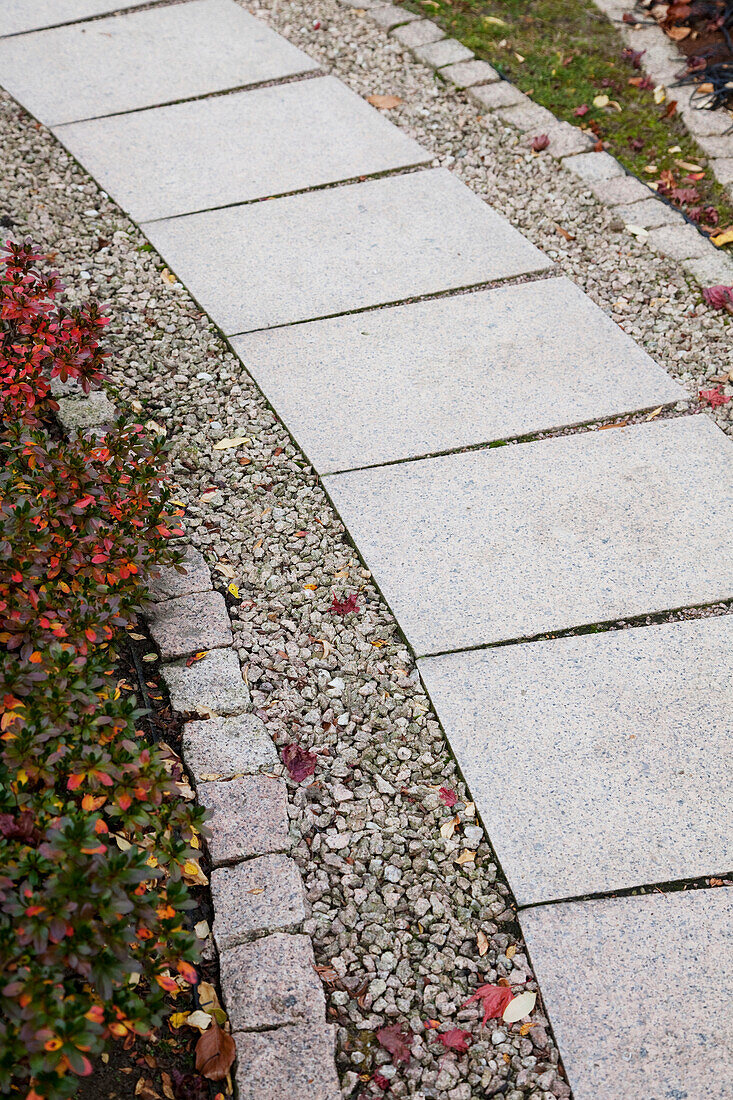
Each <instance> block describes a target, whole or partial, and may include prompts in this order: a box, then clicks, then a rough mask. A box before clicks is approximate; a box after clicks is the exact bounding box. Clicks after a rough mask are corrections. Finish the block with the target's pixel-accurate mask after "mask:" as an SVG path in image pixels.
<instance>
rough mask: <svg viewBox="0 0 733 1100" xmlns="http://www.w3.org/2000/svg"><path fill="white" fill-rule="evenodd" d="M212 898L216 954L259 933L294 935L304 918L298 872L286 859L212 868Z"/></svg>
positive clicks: (262, 858) (263, 858) (259, 859)
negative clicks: (291, 932) (293, 932)
mask: <svg viewBox="0 0 733 1100" xmlns="http://www.w3.org/2000/svg"><path fill="white" fill-rule="evenodd" d="M211 898H212V902H213V905H214V913H215V914H216V916H215V918H214V939H215V940H216V944H217V947H218V948H219V951H224V950H225V949H226V948H228V947H236V946H237V944H240V943H245V942H246V941H247V940H250V939H252V937H254V936H256V935H259V934H260V933H262V932H287V931H293V930H295V928H296V927H297V926H298V925H299V924H300V923H301V922H302V921H304V920H305V917H306V912H305V893H304V891H303V883H302V880H301V877H300V871H299V870H298V867H297V864H296V863H295V862H294V861H293V860H292V859H290V857H289V856H284V855H267V856H257V858H256V859H248V860H247V861H246V863H238V864H236V866H234V867H215V868H214V870H213V871H212V872H211Z"/></svg>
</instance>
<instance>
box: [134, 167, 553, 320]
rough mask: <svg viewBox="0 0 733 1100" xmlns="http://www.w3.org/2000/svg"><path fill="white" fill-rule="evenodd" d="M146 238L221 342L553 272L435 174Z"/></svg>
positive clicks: (214, 214)
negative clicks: (209, 318) (226, 336)
mask: <svg viewBox="0 0 733 1100" xmlns="http://www.w3.org/2000/svg"><path fill="white" fill-rule="evenodd" d="M145 232H146V233H147V236H148V237H149V238H150V240H151V241H152V243H153V244H154V245H155V247H156V248H157V249H158V250H159V251H160V252H161V253H162V255H163V256H165V259H166V262H167V264H168V266H169V267H170V268H171V269H172V270H173V271H175V273H176V274H177V275H178V277H179V278H180V279H181V281H182V282H183V283H184V284H185V285H186V286H187V287H188V289H189V291H190V292H191V293H192V294H193V296H194V297H195V298H196V299H197V300H198V302H199V303H200V304H201V306H202V307H203V308H204V309H205V310H206V311H207V312H208V313H209V314H210V315H211V316H212V318H213V319H214V321H215V322H216V323H217V324H218V325H219V326H220V327H221V328H222V329H224V331H225V332H226V333H227V334H232V333H238V332H244V331H249V330H252V329H258V328H267V327H270V326H274V325H282V324H288V323H291V322H294V321H306V320H310V319H312V318H316V317H323V316H328V315H330V314H336V313H342V312H345V311H347V310H348V311H352V310H356V309H361V308H364V307H366V306H373V305H378V304H382V303H388V302H395V301H399V300H400V299H404V298H410V297H417V296H418V295H422V294H432V293H436V292H439V291H442V290H451V289H454V288H457V287H464V286H471V285H475V284H476V283H481V282H487V281H489V280H493V279H501V278H509V277H510V276H512V275H520V274H524V273H529V272H533V271H542V270H544V269H546V268H547V267H550V266H551V263H550V261H549V260H548V259H547V258H546V257H545V256H543V255H542V253H541V252H539V251H538V249H536V248H535V247H534V246H533V245H531V244H530V243H529V242H528V241H526V240H525V239H524V238H523V237H522V236H521V235H520V234H519V233H518V232H517V231H516V230H515V229H513V228H512V227H511V226H510V224H509V222H507V221H506V220H505V219H504V218H502V217H501V215H499V214H497V213H495V211H493V210H491V209H490V208H489V207H488V206H487V205H486V204H485V203H484V202H482V201H481V199H479V198H478V196H477V195H474V194H473V192H472V191H469V189H468V188H467V187H465V186H464V185H463V184H462V183H461V182H460V181H459V180H458V179H456V177H455V176H452V175H451V173H450V172H448V171H446V170H445V169H442V168H438V169H428V170H427V171H424V172H413V173H410V174H408V175H404V176H390V177H388V178H386V179H378V180H369V181H367V182H366V183H356V184H350V185H348V186H346V187H336V188H332V189H330V190H326V191H312V192H309V193H307V194H303V195H291V196H289V197H287V198H281V199H275V200H273V201H272V202H259V203H253V204H251V205H247V206H238V207H232V208H229V209H227V210H212V211H209V212H207V213H204V214H192V215H189V216H187V217H184V218H173V219H170V220H167V221H159V222H152V223H148V224H147V225H146V226H145ZM253 271H256V272H257V279H255V280H253V279H252V272H253Z"/></svg>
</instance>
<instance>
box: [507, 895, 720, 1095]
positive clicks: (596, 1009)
mask: <svg viewBox="0 0 733 1100" xmlns="http://www.w3.org/2000/svg"><path fill="white" fill-rule="evenodd" d="M520 923H521V925H522V931H523V932H524V936H525V939H526V941H527V946H528V948H529V953H530V956H531V959H532V965H533V967H534V970H535V973H536V975H537V980H538V982H539V985H540V989H541V990H542V997H543V1000H544V1003H545V1007H546V1009H547V1012H548V1015H549V1017H550V1022H551V1023H552V1026H553V1030H554V1032H555V1038H556V1039H557V1045H558V1047H559V1048H560V1050H561V1051H562V1059H563V1064H564V1066H565V1069H566V1071H567V1074H568V1080H569V1082H570V1086H571V1088H572V1090H573V1096H574V1097H575V1100H621V1098H623V1100H626V1098H627V1097H628V1098H629V1100H631V1098H632V1097H633V1098H635V1100H636V1098H638V1100H641V1098H644V1100H668V1098H669V1100H683V1098H687V1100H703V1098H704V1100H726V1098H727V1097H729V1096H730V1095H731V1090H732V1089H733V1054H732V1052H733V1026H732V1024H731V1020H732V1019H733V1017H731V1013H730V1011H729V1006H730V990H731V983H733V891H732V890H730V889H726V888H724V887H721V888H718V889H711V890H690V891H684V892H683V891H679V892H676V893H667V894H648V895H645V896H642V897H626V898H608V899H603V900H598V901H586V902H573V903H570V904H563V905H546V906H541V907H539V908H537V909H525V910H524V911H523V912H521V913H520Z"/></svg>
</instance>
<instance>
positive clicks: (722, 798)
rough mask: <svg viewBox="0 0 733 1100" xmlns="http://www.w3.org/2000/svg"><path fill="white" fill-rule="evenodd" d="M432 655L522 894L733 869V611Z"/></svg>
mask: <svg viewBox="0 0 733 1100" xmlns="http://www.w3.org/2000/svg"><path fill="white" fill-rule="evenodd" d="M419 667H420V673H421V675H422V677H423V680H424V682H425V685H426V687H427V690H428V692H429V694H430V697H431V699H432V701H433V704H434V706H435V708H436V710H437V713H438V716H439V718H440V720H441V722H442V724H443V728H444V729H445V732H446V735H447V737H448V740H449V742H450V745H451V748H452V750H453V752H454V754H455V756H456V759H457V761H458V763H459V765H460V767H461V770H462V771H463V774H464V776H465V778H466V782H467V783H468V786H469V789H470V791H471V796H472V798H473V799H474V801H475V803H476V808H477V810H478V812H479V814H480V815H481V818H482V820H483V823H484V825H485V827H486V830H487V832H488V834H489V836H490V838H491V842H492V844H493V846H494V849H495V851H496V854H497V856H498V858H499V862H500V863H501V865H502V867H503V869H504V873H505V874H506V876H507V878H508V880H509V883H510V885H511V887H512V890H513V892H514V896H515V897H516V899H517V901H518V902H519V904H520V905H528V904H531V903H533V902H542V901H549V900H552V899H558V898H568V897H579V896H581V895H584V894H595V893H603V892H610V891H613V890H619V889H628V888H632V887H635V886H641V885H644V884H645V883H658V882H669V881H674V880H678V879H683V878H698V877H703V876H705V875H711V874H713V875H714V874H716V873H721V872H722V873H725V872H726V871H727V870H729V869H730V868H731V867H733V842H732V839H731V821H733V794H732V793H731V786H730V775H729V770H730V769H729V767H726V764H725V761H726V759H728V760H729V759H730V745H731V739H732V738H733V615H727V616H725V617H722V618H708V619H702V620H698V621H691V622H677V623H667V624H664V625H662V626H650V627H640V628H638V629H636V628H635V629H631V630H614V631H607V632H606V633H602V634H588V635H582V636H579V637H570V638H558V639H555V640H553V641H546V642H531V643H527V644H525V645H513V646H498V647H494V648H491V649H481V650H473V651H471V652H468V653H450V654H447V655H446V656H443V657H428V658H426V659H424V660H422V661H420V666H419Z"/></svg>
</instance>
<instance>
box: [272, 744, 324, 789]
mask: <svg viewBox="0 0 733 1100" xmlns="http://www.w3.org/2000/svg"><path fill="white" fill-rule="evenodd" d="M280 758H281V760H282V762H283V764H284V765H285V767H286V768H287V769H288V774H289V776H290V778H291V779H292V780H294V782H295V783H302V781H303V780H304V779H307V778H308V776H309V775H313V772H314V771H315V770H316V764H317V763H318V757H317V756H316V755H315V753H312V752H308V750H307V749H304V748H303V746H302V745H296V744H291V745H284V746H283V748H282V750H281V752H280Z"/></svg>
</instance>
